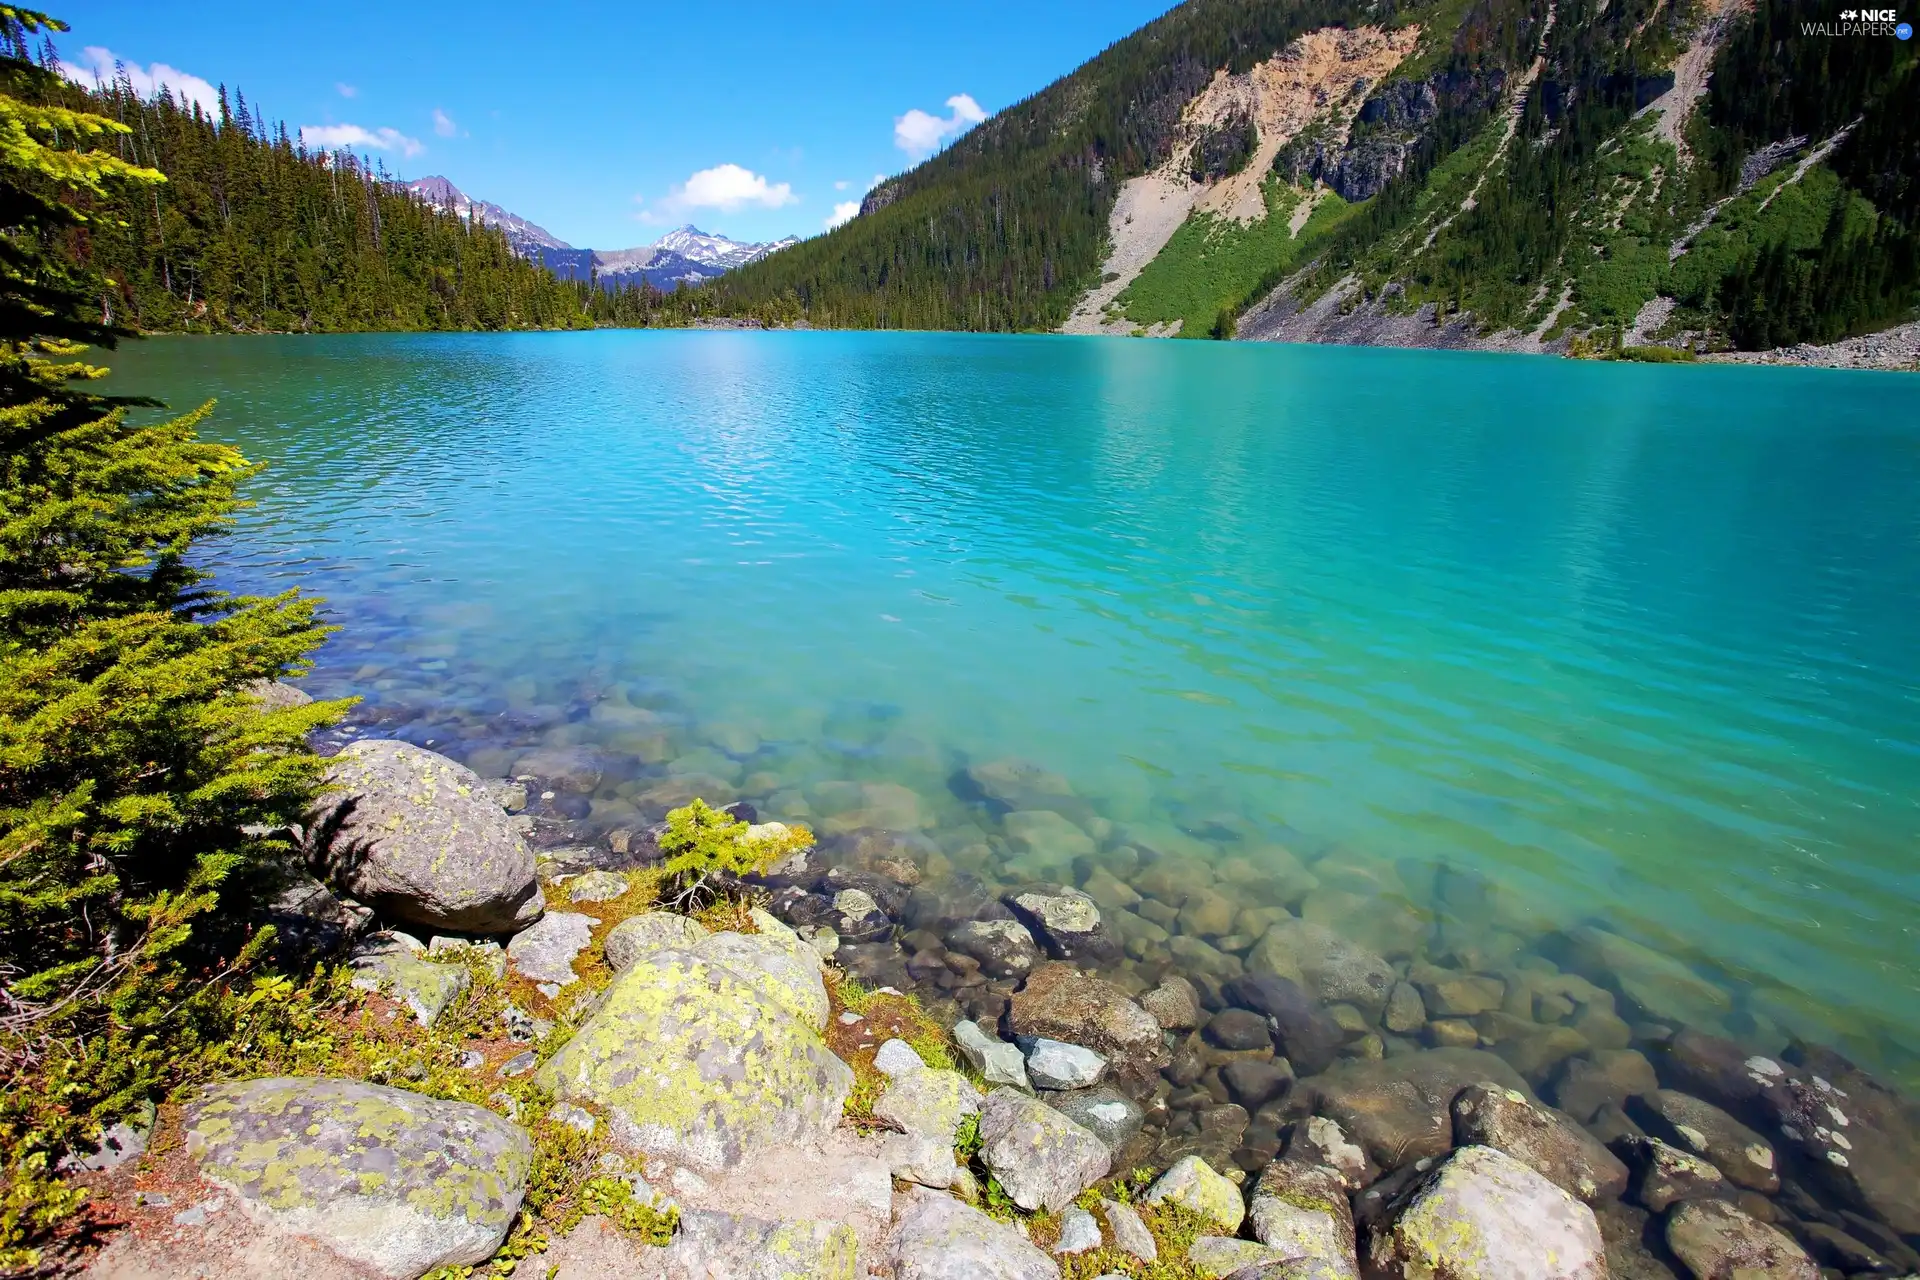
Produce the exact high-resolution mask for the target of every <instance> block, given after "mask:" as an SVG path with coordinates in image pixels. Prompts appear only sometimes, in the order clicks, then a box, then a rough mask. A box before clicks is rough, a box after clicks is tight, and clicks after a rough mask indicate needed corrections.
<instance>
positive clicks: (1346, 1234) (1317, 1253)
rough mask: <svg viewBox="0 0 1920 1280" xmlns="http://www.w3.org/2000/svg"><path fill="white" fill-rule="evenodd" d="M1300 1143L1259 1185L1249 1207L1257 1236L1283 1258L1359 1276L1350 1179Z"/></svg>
mask: <svg viewBox="0 0 1920 1280" xmlns="http://www.w3.org/2000/svg"><path fill="white" fill-rule="evenodd" d="M1294 1146H1295V1147H1296V1148H1299V1150H1298V1151H1289V1152H1288V1153H1287V1158H1286V1159H1284V1160H1276V1161H1274V1163H1272V1164H1270V1165H1268V1166H1267V1167H1266V1170H1265V1172H1263V1173H1262V1174H1261V1175H1260V1181H1259V1182H1257V1183H1255V1184H1254V1188H1253V1199H1252V1202H1251V1203H1250V1204H1249V1206H1248V1209H1247V1216H1249V1217H1250V1218H1252V1219H1253V1235H1254V1238H1255V1239H1257V1240H1258V1241H1260V1243H1261V1244H1264V1245H1269V1246H1271V1247H1273V1248H1275V1249H1277V1250H1279V1251H1280V1253H1281V1255H1282V1256H1283V1257H1288V1258H1301V1259H1306V1260H1309V1261H1312V1262H1314V1263H1316V1264H1318V1265H1319V1266H1320V1267H1321V1268H1322V1269H1323V1270H1324V1271H1325V1273H1326V1274H1327V1275H1328V1276H1329V1277H1339V1278H1340V1280H1359V1275H1360V1272H1359V1270H1358V1268H1357V1266H1356V1264H1355V1262H1354V1235H1353V1206H1352V1204H1351V1203H1350V1202H1349V1201H1348V1199H1347V1192H1348V1190H1349V1183H1348V1181H1347V1179H1346V1177H1345V1176H1344V1175H1343V1174H1342V1173H1341V1172H1340V1171H1339V1170H1338V1169H1335V1168H1332V1167H1331V1166H1328V1165H1324V1164H1320V1163H1318V1162H1316V1161H1315V1160H1313V1159H1312V1158H1311V1155H1312V1147H1311V1145H1310V1144H1305V1143H1298V1142H1296V1143H1295V1144H1294Z"/></svg>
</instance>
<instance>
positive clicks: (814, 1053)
mask: <svg viewBox="0 0 1920 1280" xmlns="http://www.w3.org/2000/svg"><path fill="white" fill-rule="evenodd" d="M721 939H725V940H727V941H724V942H720V941H718V940H721ZM709 948H712V951H713V954H711V955H708V954H707V952H708V949H709ZM787 950H788V949H787V948H786V947H784V946H783V945H782V944H781V943H780V942H778V941H773V940H769V939H764V938H762V937H760V936H759V935H753V936H750V937H749V936H743V935H739V934H715V935H712V937H710V938H709V939H707V941H706V942H703V943H701V944H700V947H699V948H698V949H696V950H692V951H680V950H669V951H656V952H654V953H652V954H651V955H644V956H642V957H640V958H639V959H638V960H635V961H634V962H633V963H632V964H631V965H629V966H628V967H627V968H626V969H625V970H624V971H622V972H621V973H620V974H619V975H618V976H617V977H615V978H614V980H613V982H612V983H611V984H610V985H609V986H608V987H607V989H606V992H605V994H604V995H603V996H602V997H601V1004H600V1007H599V1009H598V1010H597V1011H596V1012H595V1013H594V1015H593V1016H592V1017H591V1018H589V1019H588V1020H587V1021H586V1023H585V1024H584V1025H583V1026H582V1027H581V1028H580V1030H579V1031H578V1032H576V1033H575V1034H574V1037H573V1039H572V1040H570V1041H568V1042H567V1045H566V1047H565V1048H563V1049H561V1050H560V1052H559V1053H557V1054H555V1055H554V1057H553V1058H552V1059H550V1060H549V1061H548V1062H547V1064H546V1065H545V1066H543V1067H542V1068H541V1069H540V1074H539V1076H538V1077H537V1079H538V1082H539V1083H540V1085H541V1087H543V1088H546V1089H550V1090H552V1091H553V1092H554V1094H555V1095H556V1096H557V1097H559V1098H561V1099H563V1100H567V1101H574V1102H590V1103H593V1104H595V1105H597V1106H599V1107H600V1108H601V1110H602V1112H603V1114H604V1115H605V1117H606V1119H607V1122H608V1126H609V1128H610V1129H611V1131H612V1133H613V1134H614V1136H615V1137H616V1138H617V1139H618V1140H619V1141H621V1142H623V1143H625V1144H627V1145H629V1146H632V1147H636V1148H638V1149H640V1150H642V1151H646V1152H649V1153H653V1154H658V1155H662V1156H668V1157H671V1158H675V1159H679V1160H684V1161H686V1162H687V1163H689V1164H692V1165H695V1166H697V1167H700V1168H705V1169H710V1170H712V1169H725V1168H729V1167H732V1166H734V1165H737V1164H739V1163H740V1162H741V1161H742V1160H743V1159H744V1158H745V1157H746V1156H747V1155H748V1153H749V1150H750V1149H751V1148H755V1147H758V1146H763V1145H765V1144H769V1143H793V1142H804V1141H809V1140H816V1139H820V1138H823V1137H824V1136H825V1135H826V1134H827V1133H829V1132H830V1131H831V1130H832V1129H833V1128H834V1126H835V1125H837V1124H838V1123H839V1120H840V1110H841V1106H842V1105H843V1104H844V1103H845V1101H846V1097H847V1093H848V1092H849V1091H850V1090H851V1089H852V1087H853V1072H852V1071H851V1070H850V1069H849V1068H848V1067H847V1065H846V1064H845V1063H844V1062H841V1061H840V1059H838V1058H836V1057H834V1055H833V1054H832V1053H831V1052H829V1051H828V1049H827V1047H826V1045H825V1044H824V1043H822V1041H821V1039H820V1035H819V1032H818V1029H817V1028H818V1027H819V1025H820V1023H819V1022H810V1021H809V1016H810V1015H811V1014H812V1013H813V1011H814V1010H816V1009H818V1010H821V1011H822V1019H821V1020H822V1021H824V1010H825V1007H826V992H825V988H824V986H823V985H822V984H821V982H820V976H819V974H818V972H817V971H816V972H813V973H810V974H804V975H803V974H802V973H801V968H800V966H799V964H798V963H797V962H794V958H793V957H791V956H789V955H788V954H787Z"/></svg>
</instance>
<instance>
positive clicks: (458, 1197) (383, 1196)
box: [185, 1077, 533, 1278]
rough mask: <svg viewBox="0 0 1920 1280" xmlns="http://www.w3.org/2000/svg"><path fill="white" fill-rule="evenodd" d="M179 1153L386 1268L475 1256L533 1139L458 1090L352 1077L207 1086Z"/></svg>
mask: <svg viewBox="0 0 1920 1280" xmlns="http://www.w3.org/2000/svg"><path fill="white" fill-rule="evenodd" d="M185 1128H186V1138H187V1152H188V1155H189V1156H190V1157H191V1158H192V1160H193V1162H194V1165H195V1166H196V1167H197V1168H198V1170H199V1172H200V1174H201V1176H202V1177H204V1178H206V1179H208V1180H209V1181H211V1182H213V1183H214V1184H215V1185H217V1186H220V1187H222V1188H224V1189H226V1190H227V1191H229V1192H231V1193H233V1194H234V1195H235V1196H236V1197H238V1199H239V1202H240V1205H241V1207H242V1209H243V1210H245V1212H246V1213H247V1214H248V1215H249V1216H251V1217H254V1218H258V1219H260V1220H262V1221H265V1222H268V1223H270V1224H272V1225H273V1226H275V1227H277V1228H280V1229H282V1230H285V1231H288V1232H291V1233H293V1234H296V1235H303V1236H311V1237H314V1238H315V1239H317V1240H319V1241H321V1242H322V1243H323V1244H325V1245H326V1246H327V1247H328V1248H330V1249H332V1250H333V1251H334V1252H335V1253H338V1254H340V1255H341V1256H342V1257H345V1258H347V1259H349V1260H351V1261H353V1262H357V1263H359V1264H360V1265H362V1266H364V1267H366V1268H368V1269H369V1270H370V1271H372V1272H374V1273H375V1274H377V1275H381V1276H392V1277H408V1278H411V1277H413V1276H418V1275H420V1274H421V1273H423V1272H426V1271H430V1270H432V1269H434V1268H435V1267H442V1266H465V1265H471V1264H474V1263H478V1262H481V1261H483V1260H485V1259H486V1258H488V1257H489V1256H491V1255H492V1253H493V1252H494V1250H496V1249H497V1248H499V1247H500V1242H501V1241H502V1240H503V1239H504V1238H505V1237H506V1233H507V1228H508V1227H510V1226H511V1225H512V1224H513V1220H514V1217H515V1216H516V1215H517V1214H518V1213H519V1211H520V1200H521V1196H522V1195H523V1194H524V1192H525V1190H526V1179H527V1173H528V1170H529V1169H530V1168H531V1167H532V1164H533V1143H532V1141H531V1140H530V1139H529V1138H528V1137H527V1135H526V1133H525V1131H523V1130H522V1129H521V1128H520V1127H519V1126H518V1125H515V1124H511V1123H509V1122H508V1121H506V1120H503V1119H501V1118H500V1117H499V1116H496V1115H494V1114H493V1113H492V1112H491V1111H488V1110H486V1109H485V1108H482V1107H476V1106H473V1105H471V1104H468V1103H464V1102H442V1101H438V1100H436V1099H432V1098H425V1097H422V1096H420V1095H419V1094H414V1093H407V1092H405V1091H404V1090H400V1089H389V1088H385V1087H383V1086H380V1085H370V1084H360V1083H357V1082H355V1081H350V1080H328V1079H321V1078H315V1077H282V1078H277V1079H266V1080H250V1081H247V1082H246V1083H244V1084H223V1085H210V1086H206V1087H204V1088H203V1089H202V1090H201V1092H200V1095H199V1097H198V1098H197V1099H196V1100H195V1101H194V1102H193V1103H191V1104H190V1105H189V1106H188V1108H187V1113H186V1117H185Z"/></svg>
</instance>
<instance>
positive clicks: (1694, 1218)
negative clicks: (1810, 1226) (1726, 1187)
mask: <svg viewBox="0 0 1920 1280" xmlns="http://www.w3.org/2000/svg"><path fill="white" fill-rule="evenodd" d="M1667 1248H1669V1249H1671V1250H1673V1253H1674V1256H1675V1257H1677V1258H1679V1259H1680V1261H1681V1262H1683V1263H1685V1264H1686V1267H1687V1270H1688V1271H1690V1272H1692V1273H1693V1277H1694V1280H1818V1277H1819V1275H1820V1268H1818V1267H1816V1266H1814V1264H1813V1259H1811V1258H1809V1257H1808V1256H1807V1255H1806V1252H1805V1251H1804V1250H1802V1249H1801V1248H1800V1246H1799V1245H1797V1244H1795V1243H1794V1242H1793V1241H1792V1240H1791V1239H1789V1238H1788V1237H1787V1236H1786V1235H1785V1234H1784V1233H1782V1232H1780V1231H1777V1230H1775V1229H1774V1228H1772V1227H1770V1226H1768V1225H1767V1224H1766V1223H1764V1222H1758V1221H1755V1220H1754V1219H1753V1218H1750V1217H1748V1216H1747V1215H1746V1214H1744V1213H1742V1212H1741V1211H1740V1210H1739V1209H1736V1208H1735V1207H1734V1206H1732V1205H1730V1204H1728V1203H1726V1202H1725V1201H1722V1200H1690V1201H1688V1202H1687V1203H1686V1204H1683V1205H1681V1206H1680V1207H1679V1208H1678V1209H1675V1210H1674V1211H1673V1213H1672V1214H1671V1215H1670V1216H1669V1217H1668V1218H1667Z"/></svg>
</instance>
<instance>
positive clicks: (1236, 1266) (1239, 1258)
mask: <svg viewBox="0 0 1920 1280" xmlns="http://www.w3.org/2000/svg"><path fill="white" fill-rule="evenodd" d="M1285 1257H1286V1255H1285V1254H1283V1253H1281V1252H1280V1251H1279V1250H1278V1249H1269V1248H1268V1247H1267V1246H1266V1245H1264V1244H1258V1243H1256V1242H1254V1241H1252V1240H1235V1239H1232V1238H1230V1237H1228V1236H1197V1237H1195V1239H1194V1242H1193V1243H1192V1244H1191V1245H1189V1246H1187V1262H1188V1263H1189V1264H1190V1265H1191V1266H1192V1267H1193V1268H1194V1269H1195V1270H1197V1271H1199V1272H1200V1274H1202V1275H1209V1276H1228V1275H1233V1274H1236V1273H1237V1272H1240V1271H1242V1270H1245V1269H1247V1268H1249V1267H1264V1266H1266V1265H1267V1264H1269V1263H1274V1262H1280V1261H1283V1260H1284V1259H1285Z"/></svg>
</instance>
